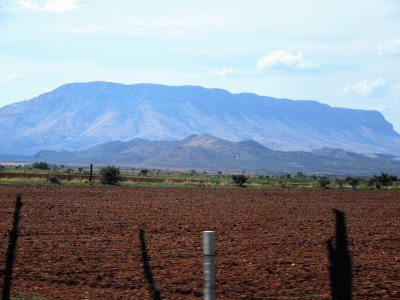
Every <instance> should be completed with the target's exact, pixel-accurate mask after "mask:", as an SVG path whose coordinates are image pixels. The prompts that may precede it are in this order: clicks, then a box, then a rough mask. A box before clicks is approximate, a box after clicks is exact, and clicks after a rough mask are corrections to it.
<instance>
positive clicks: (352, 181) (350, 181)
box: [345, 177, 360, 190]
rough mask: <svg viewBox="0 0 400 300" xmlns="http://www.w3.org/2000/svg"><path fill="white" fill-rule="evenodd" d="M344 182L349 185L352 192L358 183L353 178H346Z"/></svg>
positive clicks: (358, 181) (357, 180)
mask: <svg viewBox="0 0 400 300" xmlns="http://www.w3.org/2000/svg"><path fill="white" fill-rule="evenodd" d="M345 181H346V182H347V183H348V184H350V185H351V187H352V189H353V190H355V189H356V187H357V185H358V184H359V183H360V180H359V179H358V178H354V177H346V179H345Z"/></svg>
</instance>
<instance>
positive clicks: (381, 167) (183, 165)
mask: <svg viewBox="0 0 400 300" xmlns="http://www.w3.org/2000/svg"><path fill="white" fill-rule="evenodd" d="M314 152H315V153H314ZM335 153H337V154H340V155H335ZM343 154H345V155H343ZM34 159H35V160H36V161H46V162H50V163H100V164H107V163H116V164H123V165H132V166H135V167H143V168H157V169H158V168H170V169H187V170H189V169H200V170H212V171H236V172H238V171H249V172H265V173H282V172H287V173H296V172H303V173H313V174H332V175H373V174H378V173H380V172H386V173H391V174H395V175H400V157H399V156H393V155H392V156H391V155H383V156H382V155H381V154H375V157H368V155H363V154H356V153H351V152H343V150H341V149H328V148H324V149H322V150H321V151H319V150H315V151H313V152H303V151H292V152H284V151H274V150H271V149H268V148H267V147H265V146H263V145H261V144H259V143H257V142H255V141H252V140H246V141H240V142H231V141H227V140H223V139H220V138H216V137H214V136H211V135H208V134H203V135H191V136H189V137H187V138H185V139H182V140H178V141H149V140H143V139H134V140H132V141H128V142H119V141H113V142H108V143H104V144H100V145H96V146H94V147H91V148H88V149H85V150H81V151H72V152H68V151H64V152H55V151H39V152H38V153H37V154H36V155H35V156H34Z"/></svg>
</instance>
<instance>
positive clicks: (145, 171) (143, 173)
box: [140, 169, 149, 176]
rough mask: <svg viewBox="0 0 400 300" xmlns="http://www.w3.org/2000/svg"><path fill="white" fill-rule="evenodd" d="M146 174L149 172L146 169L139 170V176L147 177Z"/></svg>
mask: <svg viewBox="0 0 400 300" xmlns="http://www.w3.org/2000/svg"><path fill="white" fill-rule="evenodd" d="M148 174H149V170H148V169H143V170H140V175H142V176H147V175H148Z"/></svg>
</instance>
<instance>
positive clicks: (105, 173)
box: [100, 166, 120, 185]
mask: <svg viewBox="0 0 400 300" xmlns="http://www.w3.org/2000/svg"><path fill="white" fill-rule="evenodd" d="M100 176H101V177H100V182H101V183H102V184H114V185H115V184H118V181H119V179H120V171H119V168H118V167H116V166H107V167H104V168H101V169H100Z"/></svg>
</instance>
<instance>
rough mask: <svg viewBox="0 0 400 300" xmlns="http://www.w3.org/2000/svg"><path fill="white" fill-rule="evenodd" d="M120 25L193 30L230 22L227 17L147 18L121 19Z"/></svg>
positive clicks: (224, 24)
mask: <svg viewBox="0 0 400 300" xmlns="http://www.w3.org/2000/svg"><path fill="white" fill-rule="evenodd" d="M120 22H121V23H123V24H127V25H131V26H134V27H142V28H143V27H144V28H153V29H194V28H205V27H206V28H207V27H224V26H226V25H228V24H229V23H230V22H231V21H230V18H229V17H228V16H212V15H202V16H188V17H184V18H182V17H181V18H178V17H176V18H168V17H165V18H161V17H147V18H132V17H128V18H123V19H121V20H120Z"/></svg>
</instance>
